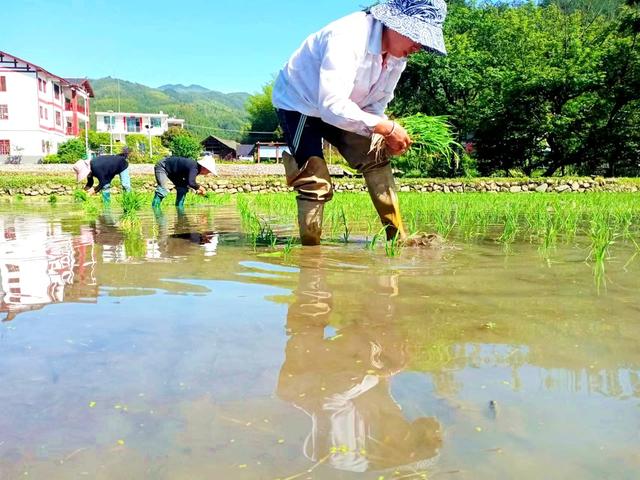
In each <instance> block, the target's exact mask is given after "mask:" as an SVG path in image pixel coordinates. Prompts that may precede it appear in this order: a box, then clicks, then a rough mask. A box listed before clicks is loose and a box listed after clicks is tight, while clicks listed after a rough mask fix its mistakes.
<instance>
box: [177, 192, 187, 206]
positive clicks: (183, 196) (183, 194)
mask: <svg viewBox="0 0 640 480" xmlns="http://www.w3.org/2000/svg"><path fill="white" fill-rule="evenodd" d="M188 191H189V190H188V189H186V188H177V189H176V207H178V208H179V209H184V200H185V199H186V198H187V192H188Z"/></svg>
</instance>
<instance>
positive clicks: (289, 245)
mask: <svg viewBox="0 0 640 480" xmlns="http://www.w3.org/2000/svg"><path fill="white" fill-rule="evenodd" d="M294 245H295V238H294V237H293V236H290V237H288V238H287V241H286V243H285V244H284V247H282V259H283V260H284V261H285V262H286V261H287V260H288V259H289V256H290V255H291V251H292V250H293V246H294Z"/></svg>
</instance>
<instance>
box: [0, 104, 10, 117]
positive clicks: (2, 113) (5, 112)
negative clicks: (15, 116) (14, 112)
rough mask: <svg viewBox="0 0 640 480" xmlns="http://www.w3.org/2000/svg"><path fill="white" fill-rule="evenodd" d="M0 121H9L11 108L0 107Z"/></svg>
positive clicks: (6, 106)
mask: <svg viewBox="0 0 640 480" xmlns="http://www.w3.org/2000/svg"><path fill="white" fill-rule="evenodd" d="M0 120H9V106H8V105H0Z"/></svg>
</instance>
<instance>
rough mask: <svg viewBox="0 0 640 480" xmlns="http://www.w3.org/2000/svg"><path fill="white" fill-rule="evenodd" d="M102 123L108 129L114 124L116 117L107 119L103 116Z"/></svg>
mask: <svg viewBox="0 0 640 480" xmlns="http://www.w3.org/2000/svg"><path fill="white" fill-rule="evenodd" d="M102 121H103V122H104V124H105V125H106V126H107V127H109V126H111V127H113V126H114V125H115V124H116V117H108V116H105V117H104V118H103V119H102Z"/></svg>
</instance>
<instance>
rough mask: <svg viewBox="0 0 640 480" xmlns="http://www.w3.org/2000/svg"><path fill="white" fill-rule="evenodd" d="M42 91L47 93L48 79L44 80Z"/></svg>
mask: <svg viewBox="0 0 640 480" xmlns="http://www.w3.org/2000/svg"><path fill="white" fill-rule="evenodd" d="M42 92H43V93H47V81H46V80H43V81H42Z"/></svg>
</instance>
